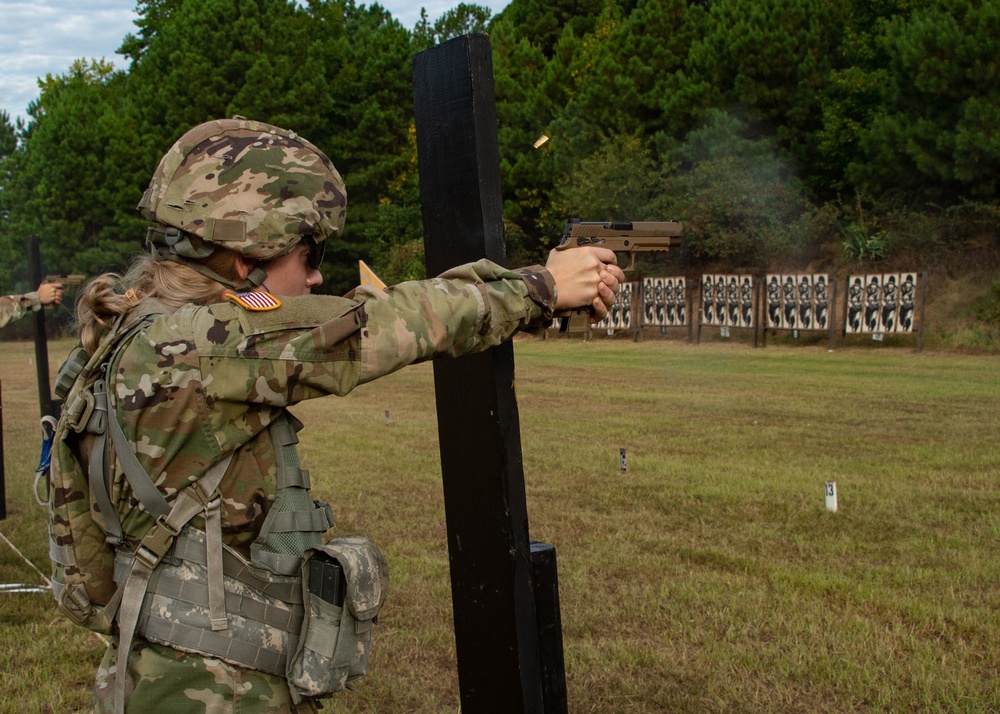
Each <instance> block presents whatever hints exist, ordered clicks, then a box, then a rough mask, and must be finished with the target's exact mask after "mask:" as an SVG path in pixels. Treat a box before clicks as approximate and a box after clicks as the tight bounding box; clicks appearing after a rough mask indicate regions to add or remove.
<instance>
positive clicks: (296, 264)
mask: <svg viewBox="0 0 1000 714" xmlns="http://www.w3.org/2000/svg"><path fill="white" fill-rule="evenodd" d="M266 271H267V279H266V280H265V281H264V284H265V285H267V289H268V290H269V291H270V292H271V293H273V294H274V295H279V296H284V297H296V296H298V295H308V294H309V291H310V290H312V289H313V288H314V287H316V286H317V285H320V284H321V283H322V282H323V275H322V274H321V273H320V272H319V270H318V269H316V268H314V267H312V266H311V265H310V264H309V246H307V245H305V244H304V243H300V244H299V245H297V246H295V247H294V248H293V249H292V250H291V251H290V252H289V253H286V254H285V255H282V256H281V257H279V258H275V259H274V260H272V261H270V262H269V263H268V264H267V268H266Z"/></svg>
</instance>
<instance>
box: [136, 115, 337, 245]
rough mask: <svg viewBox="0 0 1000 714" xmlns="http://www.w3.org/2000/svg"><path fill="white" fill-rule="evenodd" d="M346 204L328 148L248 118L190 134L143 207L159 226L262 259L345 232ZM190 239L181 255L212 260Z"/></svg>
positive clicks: (156, 177)
mask: <svg viewBox="0 0 1000 714" xmlns="http://www.w3.org/2000/svg"><path fill="white" fill-rule="evenodd" d="M346 206H347V192H346V190H345V188H344V181H343V179H342V178H341V176H340V174H339V173H338V172H337V170H336V169H335V168H334V166H333V163H332V162H331V161H330V159H329V158H328V157H327V156H326V155H325V154H324V153H323V152H322V151H320V150H319V149H318V148H317V147H316V146H315V145H313V144H312V143H310V142H309V141H307V140H305V139H303V138H302V137H300V136H298V135H297V134H295V132H292V131H288V130H285V129H281V128H279V127H276V126H273V125H271V124H264V123H262V122H256V121H251V120H248V119H219V120H216V121H210V122H206V123H204V124H199V125H198V126H196V127H194V128H193V129H191V130H190V131H188V132H187V133H186V134H184V136H182V137H181V138H180V139H178V140H177V142H176V143H175V144H174V145H173V146H172V147H171V148H170V150H169V151H168V152H167V153H166V154H165V155H164V157H163V159H162V160H161V161H160V165H159V166H158V167H157V169H156V172H155V173H154V174H153V178H152V180H151V181H150V184H149V188H148V189H147V190H146V193H145V195H144V196H143V198H142V202H141V203H140V204H139V208H140V209H141V210H142V213H143V215H144V216H145V217H146V218H148V219H150V220H152V221H156V222H157V223H161V224H164V225H167V226H173V227H175V228H179V229H180V230H182V231H184V232H186V233H189V234H191V235H193V236H196V237H197V238H198V239H201V240H204V241H207V242H209V243H213V244H216V245H221V246H223V247H225V248H229V249H230V250H234V251H237V252H238V253H241V254H243V255H245V256H247V257H249V258H256V259H260V260H268V259H270V258H274V257H275V256H278V255H281V254H282V253H285V252H287V251H288V250H290V249H291V248H292V247H293V246H294V245H295V244H296V243H298V242H299V240H300V239H301V238H302V236H306V235H309V236H313V237H315V239H316V240H317V241H323V240H325V239H327V238H330V237H333V236H338V235H340V234H341V233H342V231H343V229H344V220H345V209H346ZM188 240H189V239H188V238H186V237H185V238H183V239H182V242H181V243H176V244H172V246H173V250H174V251H175V252H177V253H180V254H181V255H182V256H183V257H185V258H191V259H198V258H201V257H204V254H201V255H199V254H198V251H199V246H197V245H194V244H190V243H187V241H188ZM195 243H197V240H196V241H195ZM185 253H187V254H186V255H185Z"/></svg>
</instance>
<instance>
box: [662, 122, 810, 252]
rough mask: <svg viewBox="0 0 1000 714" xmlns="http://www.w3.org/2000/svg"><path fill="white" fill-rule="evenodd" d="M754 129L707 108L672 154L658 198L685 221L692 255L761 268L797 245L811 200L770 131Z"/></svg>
mask: <svg viewBox="0 0 1000 714" xmlns="http://www.w3.org/2000/svg"><path fill="white" fill-rule="evenodd" d="M756 133H757V132H755V131H754V130H753V129H752V128H751V127H750V126H749V125H748V124H746V123H744V122H741V121H739V120H738V119H736V118H734V117H731V116H729V115H726V114H722V113H717V112H716V113H711V114H710V115H709V121H708V123H706V125H705V126H704V127H701V128H699V129H696V130H695V131H692V132H691V133H690V134H689V135H688V137H687V139H686V141H685V142H684V143H683V144H681V145H680V146H679V147H677V148H676V149H675V150H674V151H673V152H672V153H671V155H670V158H671V159H672V161H673V162H674V163H675V164H676V166H677V167H678V168H677V169H676V170H675V171H674V172H673V173H672V174H671V175H670V176H669V178H668V180H667V182H666V186H665V193H664V195H663V197H662V198H661V201H660V202H659V205H660V206H662V208H661V212H662V213H663V215H669V216H676V217H679V218H680V219H681V221H682V222H683V223H684V226H685V233H684V236H685V249H686V250H687V251H689V252H690V254H691V256H692V258H694V259H695V260H696V261H717V260H724V261H727V262H729V263H731V264H735V265H738V266H743V267H748V268H766V267H768V266H769V265H770V264H771V263H772V261H774V260H775V259H777V258H779V257H782V256H783V257H785V258H786V259H788V258H792V257H793V256H794V254H795V251H796V250H798V249H799V248H800V247H801V243H802V241H803V237H804V236H803V231H802V230H801V228H800V225H799V224H800V222H801V221H802V220H804V219H805V218H806V216H807V213H808V210H809V204H808V202H807V201H806V200H805V198H804V196H803V193H802V187H801V185H800V184H799V182H798V180H797V179H796V177H795V175H794V173H792V171H791V170H790V169H789V167H788V164H787V161H785V160H783V158H782V154H781V152H780V151H779V149H778V147H777V145H776V142H775V141H774V139H769V138H766V137H765V138H755V134H756Z"/></svg>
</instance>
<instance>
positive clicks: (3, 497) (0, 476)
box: [0, 382, 7, 521]
mask: <svg viewBox="0 0 1000 714" xmlns="http://www.w3.org/2000/svg"><path fill="white" fill-rule="evenodd" d="M2 384H3V383H2V382H0V387H2ZM6 517H7V470H6V467H5V466H4V456H3V389H2V388H0V521H2V520H3V519H5V518H6Z"/></svg>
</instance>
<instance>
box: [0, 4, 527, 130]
mask: <svg viewBox="0 0 1000 714" xmlns="http://www.w3.org/2000/svg"><path fill="white" fill-rule="evenodd" d="M509 1H510V0H481V1H480V2H478V3H476V4H479V5H484V6H486V7H488V8H490V10H492V12H493V14H494V15H495V14H497V13H499V12H500V10H502V9H503V8H504V7H506V6H507V4H508V2H509ZM359 4H372V3H359ZM379 4H380V5H382V7H384V8H385V9H387V10H388V11H389V12H390V13H391V14H392V16H393V17H394V18H396V19H397V20H399V22H400V23H401V24H402V25H403V26H404V27H406V28H408V29H413V26H414V25H415V24H416V23H417V20H418V19H419V18H420V8H421V6H423V7H425V8H426V9H427V16H428V18H430V20H431V21H432V22H433V21H434V20H436V19H437V18H439V17H440V16H441V15H443V14H444V13H445V12H446V11H448V10H449V9H451V8H452V7H455V6H456V5H457V4H458V1H456V0H433V1H432V2H425V3H420V2H419V1H418V2H417V3H416V4H414V3H413V2H411V1H410V0H385V1H383V2H380V3H379ZM135 5H136V3H135V0H83V1H81V0H35V1H33V2H19V1H11V0H0V109H2V110H4V111H6V112H7V113H8V114H9V115H10V117H11V120H12V121H13V120H14V119H16V118H17V117H19V116H20V117H23V118H24V119H25V120H27V108H28V104H29V103H30V102H32V101H34V100H35V99H37V98H38V79H39V78H40V77H41V78H44V77H45V75H47V74H53V75H59V74H63V73H65V72H66V71H68V70H69V68H70V67H71V66H72V64H73V62H74V61H75V60H77V59H81V58H83V59H88V60H90V59H101V58H103V59H106V60H108V61H110V62H112V63H113V64H114V65H115V67H117V68H120V69H121V68H124V67H125V63H126V61H127V60H126V59H125V58H124V57H122V56H120V55H116V54H115V50H117V49H118V48H119V47H120V46H121V43H122V40H123V39H125V35H127V34H129V33H131V32H134V31H135V30H136V27H135V24H134V21H135V19H136V17H137V16H136V14H135Z"/></svg>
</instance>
